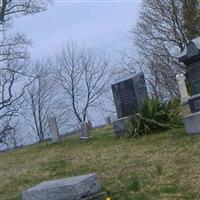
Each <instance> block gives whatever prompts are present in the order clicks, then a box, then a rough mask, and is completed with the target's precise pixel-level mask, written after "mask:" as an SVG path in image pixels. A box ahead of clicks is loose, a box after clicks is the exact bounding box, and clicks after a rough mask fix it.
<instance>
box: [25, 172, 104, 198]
mask: <svg viewBox="0 0 200 200" xmlns="http://www.w3.org/2000/svg"><path fill="white" fill-rule="evenodd" d="M99 192H100V185H99V182H98V179H97V176H96V174H88V175H83V176H75V177H70V178H64V179H58V180H53V181H45V182H42V183H40V184H39V185H36V186H34V187H32V188H29V189H28V190H26V191H24V192H22V200H80V199H83V198H86V197H89V196H92V195H94V194H97V193H99Z"/></svg>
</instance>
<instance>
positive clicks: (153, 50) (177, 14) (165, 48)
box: [132, 0, 200, 98]
mask: <svg viewBox="0 0 200 200" xmlns="http://www.w3.org/2000/svg"><path fill="white" fill-rule="evenodd" d="M192 1H193V0H192ZM194 1H195V2H197V1H198V2H199V0H197V1H196V0H194ZM185 2H188V1H187V0H183V1H179V0H144V1H143V7H142V11H141V13H140V18H139V20H138V23H137V25H136V27H135V28H133V30H132V34H133V36H134V45H136V47H137V50H138V57H139V59H137V58H133V60H134V61H135V62H134V63H135V65H137V66H138V67H140V68H141V69H142V70H143V71H144V72H145V73H146V74H147V82H148V83H149V88H150V91H151V92H152V94H153V95H155V96H159V97H161V98H166V97H170V98H173V97H175V96H177V95H178V87H177V83H176V79H175V75H176V74H178V73H180V72H184V70H185V69H184V67H183V66H182V65H180V63H179V62H178V59H177V57H178V55H179V53H180V52H181V51H182V50H183V49H184V47H185V45H186V43H187V42H188V34H187V28H186V25H185V21H186V17H185V16H186V15H184V14H183V7H184V5H185ZM195 5H199V3H198V4H195ZM196 10H199V7H196ZM196 13H197V16H198V15H199V14H198V13H199V11H197V12H196ZM190 23H191V24H192V22H190ZM187 24H189V22H188V21H187ZM193 28H194V29H195V28H196V31H195V32H194V36H195V35H196V34H197V32H199V26H196V27H195V25H194V24H193ZM190 33H191V32H190ZM199 34H200V32H199ZM141 58H142V59H141ZM134 67H135V66H134Z"/></svg>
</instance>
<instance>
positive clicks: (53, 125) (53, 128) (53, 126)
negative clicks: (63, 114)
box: [49, 117, 59, 142]
mask: <svg viewBox="0 0 200 200" xmlns="http://www.w3.org/2000/svg"><path fill="white" fill-rule="evenodd" d="M49 129H50V132H51V139H52V141H54V142H56V141H58V140H59V131H58V125H57V122H56V118H55V117H50V118H49Z"/></svg>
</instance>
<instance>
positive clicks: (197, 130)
mask: <svg viewBox="0 0 200 200" xmlns="http://www.w3.org/2000/svg"><path fill="white" fill-rule="evenodd" d="M184 123H185V127H186V131H187V133H188V134H190V135H192V134H200V112H196V113H192V114H189V115H187V116H186V117H185V118H184Z"/></svg>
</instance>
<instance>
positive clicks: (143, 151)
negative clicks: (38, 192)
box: [0, 127, 200, 200]
mask: <svg viewBox="0 0 200 200" xmlns="http://www.w3.org/2000/svg"><path fill="white" fill-rule="evenodd" d="M92 135H93V139H92V140H90V141H88V142H86V141H80V140H79V139H78V137H77V136H73V137H71V138H68V139H66V140H63V141H61V142H59V143H56V144H47V143H41V144H38V145H33V146H30V147H26V148H23V149H18V150H15V151H12V152H7V153H2V154H0V199H1V200H8V199H15V200H17V199H20V192H21V191H23V190H25V189H26V188H28V187H30V186H33V185H35V184H37V183H40V182H41V181H44V180H51V179H56V178H63V177H67V176H75V175H82V174H87V173H92V172H96V173H97V175H98V177H99V179H100V182H101V185H102V189H103V190H107V191H110V193H111V199H112V200H150V199H151V200H157V199H167V200H168V199H174V200H176V199H192V200H193V199H198V200H199V199H200V136H198V135H197V136H187V135H186V133H185V132H184V130H183V129H176V130H171V131H168V132H163V133H160V134H154V135H150V136H144V137H142V138H140V139H129V140H128V139H117V138H116V137H115V135H114V133H113V130H112V128H111V127H108V128H101V129H96V130H94V131H93V133H92Z"/></svg>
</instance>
